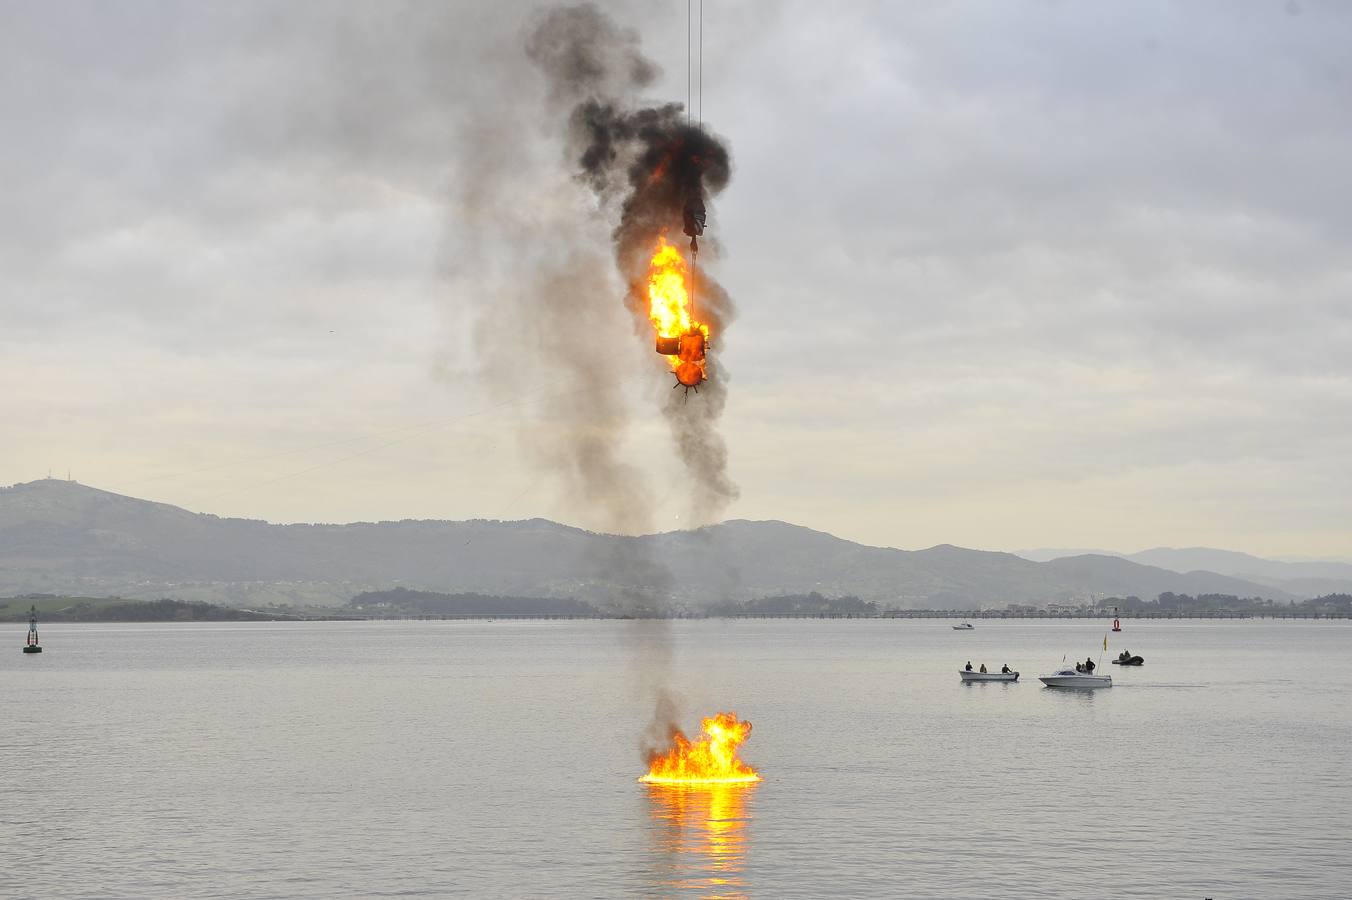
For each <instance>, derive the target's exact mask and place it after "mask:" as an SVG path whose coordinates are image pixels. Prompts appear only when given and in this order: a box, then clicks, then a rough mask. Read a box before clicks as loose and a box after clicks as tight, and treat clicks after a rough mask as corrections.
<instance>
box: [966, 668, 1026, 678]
mask: <svg viewBox="0 0 1352 900" xmlns="http://www.w3.org/2000/svg"><path fill="white" fill-rule="evenodd" d="M958 674H959V675H960V676H962V680H963V681H1018V680H1019V673H1018V672H968V671H967V670H966V669H960V670H958Z"/></svg>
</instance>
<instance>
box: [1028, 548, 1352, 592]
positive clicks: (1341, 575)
mask: <svg viewBox="0 0 1352 900" xmlns="http://www.w3.org/2000/svg"><path fill="white" fill-rule="evenodd" d="M1085 554H1094V555H1097V556H1112V557H1117V558H1119V559H1125V560H1130V561H1131V562H1135V563H1141V564H1142V565H1147V566H1155V567H1157V568H1161V569H1168V570H1170V571H1173V572H1205V573H1212V572H1214V573H1217V574H1220V575H1229V576H1230V577H1232V578H1239V579H1243V580H1245V581H1251V582H1254V583H1256V584H1261V585H1264V586H1266V587H1269V588H1277V589H1279V590H1282V591H1286V592H1287V593H1290V594H1293V595H1295V596H1298V597H1314V596H1321V595H1324V594H1335V593H1342V594H1346V593H1352V563H1348V562H1343V561H1335V560H1302V561H1299V562H1295V561H1284V560H1276V559H1263V558H1262V557H1259V556H1250V555H1249V554H1247V553H1237V552H1235V551H1233V550H1215V549H1212V548H1210V547H1155V548H1153V549H1151V550H1142V551H1140V552H1139V553H1115V552H1113V551H1111V550H1054V549H1041V550H1020V551H1018V554H1017V555H1019V556H1022V557H1023V558H1024V559H1030V560H1034V561H1037V562H1048V561H1054V560H1059V559H1064V558H1067V557H1077V556H1083V555H1085Z"/></svg>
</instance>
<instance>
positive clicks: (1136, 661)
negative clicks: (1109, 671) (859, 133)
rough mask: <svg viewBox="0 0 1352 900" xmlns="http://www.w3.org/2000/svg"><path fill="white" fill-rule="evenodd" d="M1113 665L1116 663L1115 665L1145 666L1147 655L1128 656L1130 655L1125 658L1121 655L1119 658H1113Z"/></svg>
mask: <svg viewBox="0 0 1352 900" xmlns="http://www.w3.org/2000/svg"><path fill="white" fill-rule="evenodd" d="M1113 665H1115V666H1143V665H1145V657H1143V656H1128V657H1125V658H1124V657H1121V656H1119V657H1118V658H1117V659H1115V660H1113Z"/></svg>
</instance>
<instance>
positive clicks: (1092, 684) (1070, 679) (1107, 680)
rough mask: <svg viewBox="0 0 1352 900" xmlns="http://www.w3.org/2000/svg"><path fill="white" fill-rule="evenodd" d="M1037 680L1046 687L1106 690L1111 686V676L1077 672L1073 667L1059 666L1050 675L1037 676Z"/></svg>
mask: <svg viewBox="0 0 1352 900" xmlns="http://www.w3.org/2000/svg"><path fill="white" fill-rule="evenodd" d="M1037 678H1038V681H1041V682H1042V683H1043V684H1045V685H1046V686H1047V687H1059V688H1106V687H1112V686H1113V676H1111V675H1090V674H1086V673H1084V672H1077V671H1075V667H1074V666H1061V667H1060V668H1058V669H1057V670H1056V671H1055V672H1053V673H1051V674H1050V675H1039V676H1038V677H1037Z"/></svg>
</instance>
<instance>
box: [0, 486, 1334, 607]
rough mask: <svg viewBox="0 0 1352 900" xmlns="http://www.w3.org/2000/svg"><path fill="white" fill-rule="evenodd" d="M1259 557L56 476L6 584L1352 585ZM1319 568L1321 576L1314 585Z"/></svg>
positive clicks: (528, 588)
mask: <svg viewBox="0 0 1352 900" xmlns="http://www.w3.org/2000/svg"><path fill="white" fill-rule="evenodd" d="M1148 552H1151V553H1155V552H1157V551H1148ZM1178 552H1185V553H1189V552H1192V551H1178ZM1198 552H1203V551H1198ZM1204 552H1207V553H1212V554H1222V555H1220V556H1217V557H1215V558H1216V559H1217V560H1220V561H1221V562H1225V561H1227V560H1230V558H1231V557H1242V556H1243V554H1225V553H1224V551H1204ZM1246 559H1249V560H1256V558H1255V557H1247V558H1246ZM1169 561H1172V559H1166V558H1164V557H1159V562H1160V563H1164V562H1169ZM1256 561H1257V562H1260V563H1265V564H1268V565H1270V566H1275V567H1276V568H1271V569H1264V570H1262V572H1258V573H1257V574H1255V575H1254V577H1241V576H1237V575H1234V574H1230V573H1228V572H1220V571H1215V570H1204V569H1193V568H1189V569H1188V570H1187V571H1179V570H1178V569H1175V568H1172V567H1168V566H1165V565H1162V564H1148V561H1146V560H1133V559H1129V558H1125V557H1121V556H1116V555H1112V554H1103V553H1091V554H1076V555H1070V556H1061V557H1058V558H1055V559H1050V560H1047V561H1035V560H1030V559H1025V558H1023V557H1021V556H1016V555H1014V554H1011V553H993V552H987V551H981V550H967V549H963V548H961V547H954V546H950V545H947V544H941V545H939V546H936V547H930V548H929V549H926V550H895V549H890V548H882V547H869V546H865V545H862V544H856V543H853V542H851V541H846V540H842V539H840V538H837V537H833V536H832V535H829V534H824V533H822V532H819V531H813V530H811V529H808V528H803V527H800V526H796V525H789V524H786V523H784V522H774V521H770V522H750V521H741V520H738V521H731V522H725V523H723V524H721V525H714V526H710V527H707V528H701V529H698V530H695V531H678V532H669V533H665V534H655V535H646V536H642V537H616V536H613V535H602V534H595V533H592V532H588V531H584V530H581V529H578V528H572V527H569V526H566V525H560V524H557V523H555V522H549V521H546V520H543V519H531V520H528V521H519V522H499V521H485V520H472V521H466V522H453V521H437V520H431V521H425V520H418V521H414V520H405V521H398V522H357V523H352V524H347V525H274V524H270V523H267V522H263V521H258V520H252V519H223V518H219V517H217V516H214V515H209V514H202V513H192V512H188V511H187V510H184V509H180V508H178V507H175V506H169V505H167V504H163V503H153V502H150V501H146V500H138V499H135V498H133V497H126V496H122V495H119V494H113V493H109V492H107V491H101V490H97V489H94V488H90V487H86V486H84V485H81V484H77V483H75V482H69V481H60V480H55V479H45V480H41V481H34V482H29V483H26V484H16V485H14V486H12V487H8V488H0V595H5V594H17V593H29V592H47V593H71V594H78V595H82V596H98V595H118V596H123V597H128V598H146V599H154V598H159V597H172V598H176V599H181V600H206V601H211V602H221V603H228V604H233V605H252V604H276V603H292V604H297V605H300V604H314V605H338V604H342V603H345V602H347V601H348V600H349V599H350V598H352V597H353V596H354V595H356V594H358V593H360V592H362V591H368V590H369V591H379V590H387V589H390V588H395V587H400V586H402V587H406V588H410V589H420V590H429V591H440V592H446V593H477V594H484V595H498V596H510V597H516V598H522V597H553V598H569V599H576V600H580V601H585V602H590V603H594V604H597V605H599V606H602V607H604V606H605V605H606V604H607V603H608V602H610V598H613V597H614V596H615V595H616V593H617V592H618V591H620V590H621V589H622V588H623V586H624V585H632V584H636V583H637V584H642V585H644V587H645V589H646V590H647V592H648V593H649V594H650V595H652V596H655V597H656V598H658V602H661V603H664V604H667V603H670V604H674V605H675V606H677V607H684V608H690V609H696V608H704V607H707V606H709V605H711V604H716V603H722V602H726V601H744V600H753V599H757V598H761V597H768V596H780V595H793V594H807V593H810V592H813V591H816V592H818V593H820V594H823V595H826V596H845V595H853V596H856V597H859V598H860V599H861V600H863V601H866V602H875V603H877V604H878V605H879V606H880V607H883V608H887V607H895V608H903V609H904V608H923V607H929V608H950V609H971V608H977V607H982V606H987V607H989V606H997V607H1003V606H1005V605H1006V604H1009V603H1020V604H1032V605H1043V604H1046V603H1049V602H1062V603H1065V602H1072V601H1076V600H1085V599H1095V598H1100V597H1104V596H1114V595H1115V596H1126V595H1131V594H1135V595H1137V596H1139V597H1143V598H1149V597H1154V596H1155V595H1157V594H1159V593H1161V592H1163V591H1173V592H1175V593H1188V594H1198V593H1221V594H1236V595H1239V596H1244V597H1253V596H1261V597H1266V598H1271V599H1273V600H1279V601H1283V602H1285V601H1286V600H1290V599H1299V598H1304V597H1308V596H1314V595H1316V594H1319V593H1327V592H1330V591H1326V590H1325V589H1324V587H1323V585H1324V584H1325V583H1326V582H1327V583H1329V584H1334V583H1336V584H1338V585H1341V587H1339V588H1337V589H1339V590H1342V589H1346V588H1347V587H1349V586H1352V573H1349V577H1348V578H1347V579H1346V582H1344V581H1342V580H1341V575H1340V574H1339V573H1340V572H1341V571H1342V570H1341V569H1338V568H1337V566H1338V565H1340V564H1323V563H1299V564H1297V563H1274V562H1272V561H1270V560H1256ZM1284 566H1298V567H1302V566H1333V567H1334V568H1327V569H1325V568H1320V569H1317V570H1315V569H1309V570H1307V569H1304V568H1301V569H1300V570H1299V571H1300V573H1301V574H1298V575H1295V576H1291V577H1287V574H1289V572H1290V571H1291V570H1288V569H1286V568H1282V567H1284ZM1348 568H1349V569H1352V567H1348ZM1307 571H1308V572H1311V573H1316V572H1317V574H1310V575H1308V576H1307V575H1306V574H1304V573H1306V572H1307ZM1269 572H1280V573H1283V575H1282V576H1281V577H1276V578H1274V577H1270V576H1269V575H1268V573H1269ZM1260 575H1261V576H1262V577H1261V578H1260V577H1259V576H1260ZM1306 581H1309V583H1310V584H1314V583H1316V582H1317V583H1318V584H1319V585H1320V587H1319V588H1318V589H1313V588H1306V587H1305V586H1304V585H1305V583H1306ZM1277 582H1281V583H1280V584H1278V583H1277ZM1297 582H1299V584H1297Z"/></svg>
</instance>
